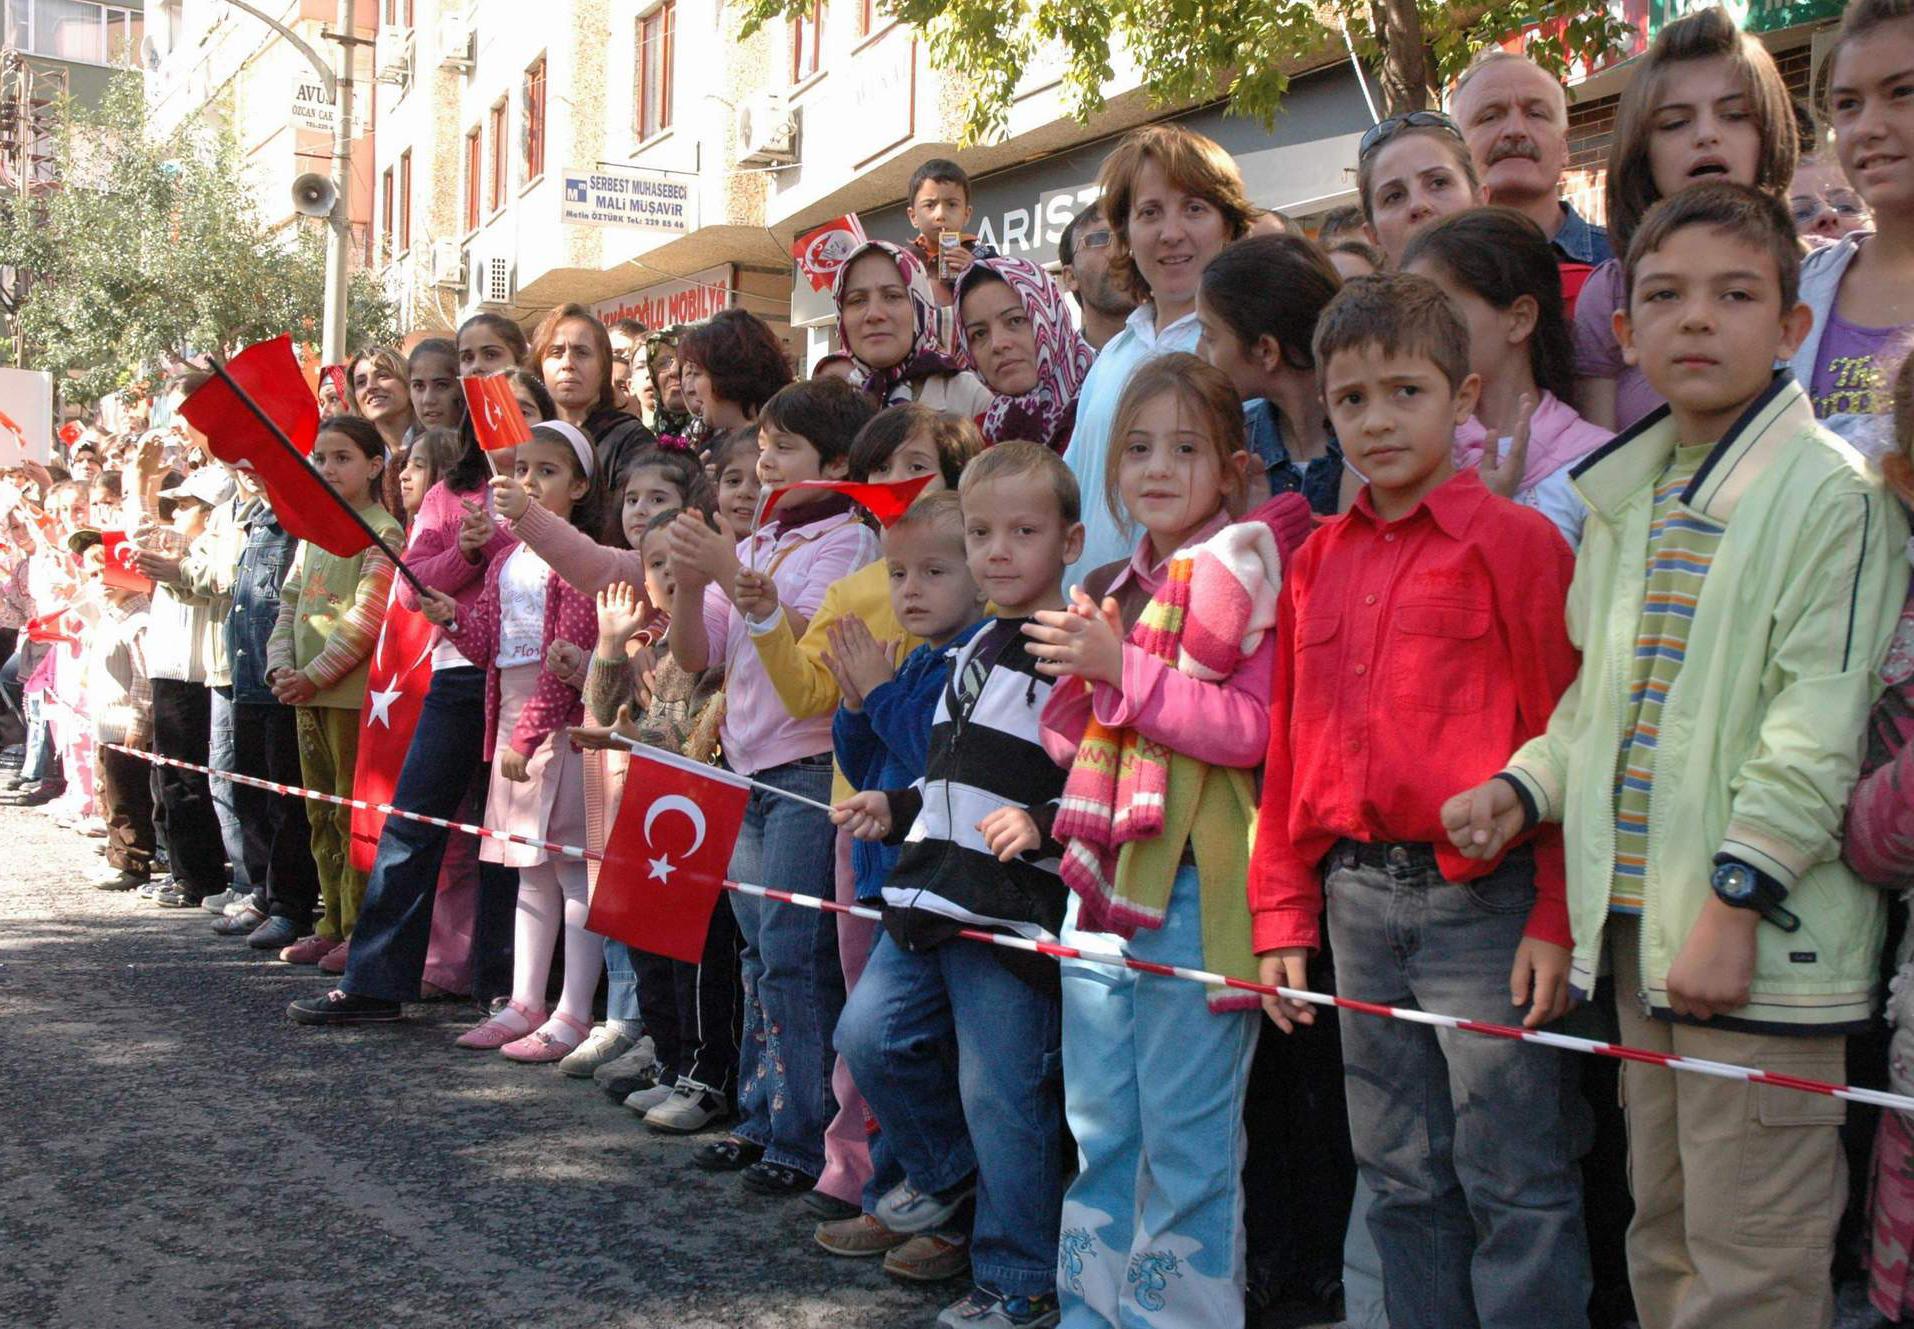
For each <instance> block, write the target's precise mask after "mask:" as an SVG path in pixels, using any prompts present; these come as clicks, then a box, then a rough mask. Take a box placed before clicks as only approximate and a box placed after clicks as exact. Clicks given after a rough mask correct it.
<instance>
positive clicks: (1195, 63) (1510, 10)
mask: <svg viewBox="0 0 1914 1329" xmlns="http://www.w3.org/2000/svg"><path fill="white" fill-rule="evenodd" d="M812 3H813V0H744V3H743V5H742V17H743V35H744V36H749V35H751V34H752V33H753V32H756V31H757V30H758V29H760V28H762V27H765V26H767V25H770V24H773V23H782V21H783V20H785V19H787V18H794V17H797V16H798V15H800V14H808V13H809V12H810V10H811V7H812ZM877 7H878V10H879V11H880V12H881V13H882V14H884V15H885V16H886V17H890V18H897V19H900V20H902V21H903V22H905V23H907V24H909V25H910V26H911V27H913V28H915V29H917V31H918V33H919V34H920V35H921V36H922V37H923V39H924V42H925V44H926V46H927V47H928V49H929V54H930V58H931V62H932V63H933V64H934V65H936V66H937V67H938V68H939V69H941V70H943V71H945V73H946V74H947V75H948V76H950V77H952V78H954V79H955V80H956V81H957V82H958V83H959V84H961V85H966V86H968V88H969V89H970V92H971V97H970V102H969V107H968V110H967V113H966V117H965V124H964V141H965V142H966V143H978V142H990V141H993V140H996V139H998V138H1001V137H1002V135H1003V133H1004V131H1005V127H1006V123H1007V114H1008V111H1009V107H1010V103H1011V99H1012V97H1013V95H1014V93H1015V91H1016V88H1017V84H1018V81H1019V80H1020V79H1021V78H1022V77H1023V72H1024V70H1025V69H1026V68H1027V67H1028V65H1029V63H1030V59H1031V56H1032V54H1033V52H1035V51H1037V50H1040V49H1042V48H1043V47H1044V46H1046V45H1048V44H1050V43H1055V44H1056V45H1057V46H1059V47H1061V48H1062V51H1063V54H1064V59H1065V66H1064V74H1063V89H1064V103H1065V105H1066V107H1067V108H1068V110H1069V112H1070V113H1071V114H1072V115H1074V116H1076V117H1077V118H1078V119H1080V120H1082V119H1088V118H1089V116H1090V115H1091V114H1093V113H1094V112H1096V111H1097V110H1099V109H1101V108H1102V106H1103V87H1104V85H1105V84H1106V83H1108V82H1109V80H1110V79H1111V78H1112V76H1113V71H1114V68H1115V61H1114V60H1113V59H1112V54H1113V52H1122V53H1123V54H1124V55H1126V56H1127V58H1128V59H1129V60H1131V61H1133V62H1134V63H1135V65H1136V66H1137V67H1138V68H1139V69H1141V70H1142V72H1143V79H1144V88H1145V91H1146V92H1147V93H1148V95H1149V96H1150V98H1151V99H1152V100H1153V101H1155V102H1157V103H1159V104H1163V105H1168V104H1174V103H1186V102H1190V101H1195V100H1201V99H1205V98H1210V97H1215V96H1219V95H1223V94H1225V93H1226V94H1227V95H1228V96H1229V99H1230V105H1231V110H1232V111H1234V112H1235V113H1236V114H1239V115H1245V116H1250V117H1253V118H1255V119H1258V120H1260V121H1262V122H1263V123H1264V124H1265V125H1270V124H1272V123H1273V122H1274V120H1275V117H1276V116H1277V114H1278V113H1279V112H1280V109H1281V106H1282V100H1283V95H1284V93H1285V92H1287V91H1288V88H1289V80H1290V77H1291V76H1292V75H1294V74H1298V73H1301V72H1303V71H1304V70H1306V69H1311V68H1316V67H1319V66H1321V65H1323V64H1325V63H1328V62H1331V61H1334V60H1335V59H1337V58H1338V57H1339V56H1341V55H1342V54H1343V53H1344V49H1345V48H1344V38H1343V32H1344V30H1345V29H1346V30H1347V31H1348V33H1349V39H1350V41H1352V42H1353V43H1354V44H1355V46H1356V48H1357V50H1358V52H1360V53H1361V54H1362V56H1363V57H1364V59H1365V60H1368V61H1372V62H1375V63H1376V64H1378V65H1380V66H1383V67H1384V72H1385V74H1386V73H1387V70H1388V69H1390V68H1394V67H1397V66H1401V67H1404V68H1411V67H1412V68H1416V69H1420V70H1423V71H1424V73H1423V77H1424V78H1425V80H1426V81H1425V82H1424V84H1422V85H1420V86H1417V87H1413V88H1411V87H1402V88H1398V89H1396V90H1395V92H1396V96H1395V100H1394V102H1393V104H1391V105H1390V106H1389V107H1388V108H1387V110H1389V111H1400V110H1405V109H1408V108H1409V107H1410V106H1415V105H1427V104H1431V103H1432V102H1433V100H1434V94H1435V93H1436V92H1437V91H1438V90H1439V88H1440V86H1441V85H1442V84H1445V83H1447V82H1448V81H1449V80H1451V79H1453V78H1454V77H1455V76H1456V75H1457V74H1459V73H1461V72H1462V70H1463V69H1464V68H1465V67H1467V65H1468V63H1469V61H1470V60H1471V59H1473V58H1474V57H1475V54H1476V52H1478V51H1479V50H1481V49H1482V48H1483V47H1484V46H1486V45H1488V44H1490V43H1491V42H1493V41H1497V40H1500V39H1501V38H1502V37H1503V36H1504V35H1506V34H1508V33H1513V32H1519V31H1522V30H1523V29H1524V28H1525V27H1527V26H1530V25H1536V24H1541V25H1557V24H1558V21H1561V20H1566V22H1565V23H1560V24H1559V27H1560V30H1559V31H1555V32H1552V33H1550V34H1549V35H1547V36H1545V37H1542V38H1538V39H1537V40H1536V41H1535V42H1533V43H1531V48H1530V49H1531V52H1532V53H1533V54H1534V55H1535V56H1536V57H1537V58H1538V59H1541V60H1542V61H1543V62H1544V63H1545V64H1548V65H1550V66H1551V67H1553V68H1558V69H1566V68H1567V66H1568V64H1569V62H1570V61H1572V60H1577V59H1585V58H1587V57H1589V56H1591V55H1596V54H1600V53H1603V52H1605V51H1606V50H1607V49H1608V48H1609V47H1610V46H1611V44H1613V43H1614V42H1616V41H1617V40H1618V38H1619V37H1620V35H1621V34H1622V32H1623V31H1624V25H1623V24H1622V23H1621V22H1620V21H1619V20H1617V19H1616V18H1614V17H1613V16H1612V15H1611V14H1610V13H1609V12H1608V11H1607V9H1605V8H1596V7H1588V6H1584V5H1577V4H1572V3H1569V2H1568V0H1510V3H1507V4H1503V5H1499V6H1496V7H1494V8H1493V9H1492V10H1491V11H1490V13H1489V14H1488V15H1487V16H1486V17H1479V16H1481V14H1482V11H1481V10H1480V8H1479V7H1476V6H1468V7H1466V8H1462V9H1458V8H1457V7H1455V6H1451V5H1446V4H1440V3H1435V2H1434V0H1414V2H1413V3H1410V2H1408V0H1382V2H1379V3H1375V4H1373V5H1372V4H1371V3H1370V2H1369V0H1324V2H1323V3H1308V2H1307V0H879V3H878V6H877ZM1472 16H1478V17H1477V21H1473V22H1472V21H1470V18H1471V17H1472ZM1417 48H1420V50H1421V51H1422V52H1423V53H1424V55H1425V57H1426V59H1425V60H1423V61H1413V60H1410V61H1404V60H1402V59H1401V58H1400V57H1401V56H1402V55H1403V54H1405V53H1407V52H1409V51H1412V50H1414V49H1417ZM1392 52H1393V53H1394V54H1395V55H1396V56H1397V59H1395V60H1390V59H1388V57H1389V55H1390V54H1391V53H1392ZM1389 82H1390V80H1389V79H1388V78H1387V77H1385V78H1384V83H1385V86H1387V85H1388V84H1389Z"/></svg>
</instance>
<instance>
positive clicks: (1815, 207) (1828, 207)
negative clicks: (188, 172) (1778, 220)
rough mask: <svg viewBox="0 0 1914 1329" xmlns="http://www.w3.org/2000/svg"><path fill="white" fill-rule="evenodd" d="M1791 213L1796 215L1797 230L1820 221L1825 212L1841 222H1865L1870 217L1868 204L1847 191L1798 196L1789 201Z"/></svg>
mask: <svg viewBox="0 0 1914 1329" xmlns="http://www.w3.org/2000/svg"><path fill="white" fill-rule="evenodd" d="M1789 211H1790V212H1792V213H1793V214H1794V224H1795V227H1796V229H1797V230H1800V229H1805V228H1807V227H1809V226H1811V225H1813V224H1814V223H1815V222H1817V221H1819V220H1820V219H1821V214H1822V213H1823V212H1830V213H1833V214H1834V216H1835V218H1836V219H1837V220H1841V221H1864V220H1866V218H1867V215H1868V213H1867V204H1866V203H1864V202H1862V201H1861V196H1860V195H1859V194H1857V193H1854V192H1853V191H1851V190H1846V189H1831V190H1829V191H1828V192H1827V193H1825V194H1796V195H1795V196H1794V197H1793V198H1792V199H1790V200H1789Z"/></svg>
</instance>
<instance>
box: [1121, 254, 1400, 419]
mask: <svg viewBox="0 0 1914 1329" xmlns="http://www.w3.org/2000/svg"><path fill="white" fill-rule="evenodd" d="M1377 266H1378V267H1380V266H1381V265H1380V264H1378V265H1377ZM1341 286H1342V278H1341V276H1339V275H1338V274H1337V272H1336V270H1335V269H1334V268H1333V267H1331V266H1330V265H1329V258H1328V256H1327V255H1325V254H1324V253H1323V251H1322V250H1321V249H1319V248H1317V246H1316V243H1315V241H1313V240H1305V239H1303V237H1301V236H1300V235H1252V236H1249V237H1247V238H1245V239H1242V240H1238V241H1236V242H1235V243H1234V244H1231V245H1229V246H1227V247H1226V248H1225V249H1224V250H1223V252H1222V253H1220V254H1218V255H1217V256H1216V257H1215V258H1213V259H1211V260H1210V262H1209V266H1208V267H1206V268H1204V269H1203V277H1202V284H1201V289H1202V292H1203V304H1204V305H1205V306H1206V307H1207V308H1208V309H1209V310H1210V311H1211V312H1213V313H1214V314H1216V316H1217V317H1218V318H1220V319H1222V320H1223V322H1224V323H1226V324H1228V325H1229V330H1230V331H1231V332H1233V333H1235V334H1236V337H1237V340H1239V341H1241V342H1242V343H1243V345H1245V346H1254V345H1255V344H1256V341H1257V339H1258V338H1260V337H1263V336H1269V337H1273V338H1275V339H1276V345H1277V347H1278V348H1279V349H1280V350H1281V351H1282V354H1283V363H1284V364H1286V365H1289V366H1290V367H1291V368H1293V369H1310V368H1313V367H1314V365H1315V361H1313V360H1311V359H1310V358H1309V339H1310V337H1311V336H1313V335H1314V333H1315V331H1316V320H1317V319H1318V318H1319V317H1321V316H1322V312H1323V306H1325V305H1327V304H1328V303H1329V302H1330V301H1331V300H1332V299H1334V298H1335V295H1336V292H1337V290H1338V289H1339V288H1340V287H1341ZM1112 437H1114V435H1112Z"/></svg>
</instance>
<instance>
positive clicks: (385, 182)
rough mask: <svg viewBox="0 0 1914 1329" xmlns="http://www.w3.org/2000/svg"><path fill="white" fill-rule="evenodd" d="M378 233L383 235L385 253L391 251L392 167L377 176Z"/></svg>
mask: <svg viewBox="0 0 1914 1329" xmlns="http://www.w3.org/2000/svg"><path fill="white" fill-rule="evenodd" d="M379 234H380V235H381V236H383V237H385V248H386V252H387V253H391V252H392V168H391V167H390V166H388V167H386V168H385V174H384V175H383V176H381V177H380V178H379Z"/></svg>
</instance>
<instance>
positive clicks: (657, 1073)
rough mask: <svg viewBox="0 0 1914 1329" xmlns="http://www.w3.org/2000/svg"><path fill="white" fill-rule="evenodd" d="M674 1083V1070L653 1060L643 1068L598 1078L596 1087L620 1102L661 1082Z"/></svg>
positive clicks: (614, 1100) (615, 1101)
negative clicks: (665, 1067) (663, 1066)
mask: <svg viewBox="0 0 1914 1329" xmlns="http://www.w3.org/2000/svg"><path fill="white" fill-rule="evenodd" d="M594 1078H596V1077H594ZM676 1083H678V1076H677V1074H676V1072H673V1071H667V1070H665V1069H663V1068H662V1067H660V1066H659V1065H658V1064H657V1063H656V1062H653V1063H652V1064H651V1065H649V1066H647V1067H645V1068H644V1069H643V1070H638V1071H624V1072H621V1073H620V1074H618V1075H614V1076H611V1077H610V1078H609V1079H604V1080H599V1081H598V1087H599V1088H601V1089H603V1090H604V1091H605V1096H606V1097H608V1098H610V1099H611V1100H612V1101H613V1102H614V1103H622V1102H624V1101H625V1100H626V1099H627V1098H630V1097H631V1096H632V1095H633V1094H636V1093H640V1092H642V1091H644V1090H646V1089H651V1088H654V1087H655V1086H657V1085H661V1084H676Z"/></svg>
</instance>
